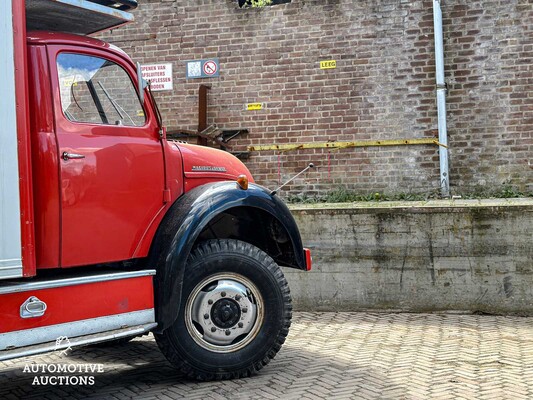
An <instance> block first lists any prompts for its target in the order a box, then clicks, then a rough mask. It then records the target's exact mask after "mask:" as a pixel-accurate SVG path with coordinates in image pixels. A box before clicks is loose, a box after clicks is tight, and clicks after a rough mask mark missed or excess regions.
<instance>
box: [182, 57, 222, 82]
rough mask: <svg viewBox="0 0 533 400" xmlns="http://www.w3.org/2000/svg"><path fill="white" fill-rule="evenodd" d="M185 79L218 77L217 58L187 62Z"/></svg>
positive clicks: (218, 65)
mask: <svg viewBox="0 0 533 400" xmlns="http://www.w3.org/2000/svg"><path fill="white" fill-rule="evenodd" d="M186 73H187V75H186V76H187V79H196V78H216V77H218V76H220V63H219V62H218V58H208V59H205V60H192V61H187V71H186Z"/></svg>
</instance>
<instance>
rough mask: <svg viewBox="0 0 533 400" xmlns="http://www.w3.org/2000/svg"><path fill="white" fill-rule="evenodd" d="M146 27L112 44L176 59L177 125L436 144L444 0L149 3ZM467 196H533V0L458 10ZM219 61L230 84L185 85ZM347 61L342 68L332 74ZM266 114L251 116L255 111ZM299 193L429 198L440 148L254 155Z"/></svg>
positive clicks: (455, 93)
mask: <svg viewBox="0 0 533 400" xmlns="http://www.w3.org/2000/svg"><path fill="white" fill-rule="evenodd" d="M140 3H141V5H140V7H139V8H138V9H137V10H136V11H135V16H136V19H137V20H136V22H135V23H134V24H131V25H129V26H126V27H123V28H119V29H115V30H113V31H112V32H110V33H107V34H105V35H104V36H103V38H104V39H106V40H108V41H111V42H112V43H115V44H117V45H118V46H120V47H122V48H123V49H124V50H125V51H127V52H128V53H129V54H130V55H131V56H132V57H133V58H134V60H135V61H140V62H141V63H156V62H172V63H173V66H174V90H173V92H159V93H158V95H157V96H158V99H159V102H160V105H161V108H162V112H163V116H164V118H165V121H166V123H167V125H168V127H169V129H171V130H174V129H186V130H196V128H197V108H198V100H197V99H198V87H199V85H200V84H201V83H207V84H210V85H212V89H211V91H210V94H209V123H216V124H217V125H218V126H219V127H221V128H225V129H230V128H247V129H249V131H250V133H249V134H248V135H247V136H244V137H239V138H237V139H234V140H233V143H234V144H235V145H236V150H245V149H246V146H248V145H258V144H274V143H276V144H278V143H302V142H312V141H328V140H331V141H335V140H339V141H351V140H369V139H374V140H375V139H398V138H421V137H436V136H437V129H436V124H437V121H436V114H437V110H436V102H435V93H434V91H435V74H434V56H433V49H434V45H433V12H432V1H428V0H423V1H420V0H419V1H407V0H292V3H290V4H284V5H277V6H273V7H268V8H265V9H262V10H258V9H239V8H238V7H237V1H236V0H180V1H174V0H152V1H141V2H140ZM443 15H444V30H445V32H444V35H445V58H446V79H447V82H448V85H449V96H448V100H449V116H448V124H449V141H450V167H451V170H450V181H451V185H452V190H453V192H454V193H462V192H469V191H473V190H479V189H484V190H491V189H497V188H499V187H501V186H502V185H508V184H510V185H514V186H516V187H517V188H519V189H521V190H533V183H532V182H533V166H532V165H531V161H530V160H532V159H533V60H532V57H533V32H532V31H533V24H532V23H531V21H533V0H508V1H507V0H506V1H503V0H500V1H489V0H482V1H470V2H464V1H461V2H460V1H458V0H444V2H443ZM209 57H218V58H219V59H220V63H221V76H220V78H213V79H203V80H199V79H195V80H186V79H185V63H184V61H186V60H192V59H204V58H209ZM329 59H334V60H336V61H337V68H336V69H330V70H321V69H319V62H320V61H321V60H329ZM255 102H262V103H264V106H265V107H264V109H262V110H258V111H245V110H244V108H245V105H246V104H247V103H255ZM311 161H312V162H314V163H315V165H316V166H317V169H316V171H315V172H312V173H309V174H307V175H306V176H305V177H304V178H298V179H297V180H296V181H295V182H294V184H293V185H292V186H290V187H289V190H288V191H286V192H285V195H286V194H288V193H292V194H298V193H302V192H303V191H304V190H305V191H306V192H307V193H308V194H313V193H324V192H326V191H328V190H331V188H332V187H336V186H338V185H343V186H346V187H347V188H348V189H352V190H357V191H359V192H374V191H385V192H388V193H391V192H416V193H426V192H431V191H434V190H435V189H437V188H438V187H439V173H438V167H439V161H438V150H437V148H436V146H432V145H424V146H399V147H377V148H366V149H365V148H351V149H342V150H336V151H331V152H328V151H324V150H299V151H293V152H287V153H282V154H278V153H275V152H260V153H252V154H251V157H250V159H249V160H248V161H247V162H246V163H247V165H248V167H249V168H250V170H251V171H252V173H253V174H254V176H255V177H256V180H257V181H258V182H259V183H261V184H263V185H266V186H269V187H273V186H276V185H277V183H278V181H279V180H280V179H281V180H284V179H286V178H288V177H290V176H291V175H293V174H294V173H296V172H298V171H299V170H300V169H302V168H303V167H305V166H306V165H307V163H309V162H311Z"/></svg>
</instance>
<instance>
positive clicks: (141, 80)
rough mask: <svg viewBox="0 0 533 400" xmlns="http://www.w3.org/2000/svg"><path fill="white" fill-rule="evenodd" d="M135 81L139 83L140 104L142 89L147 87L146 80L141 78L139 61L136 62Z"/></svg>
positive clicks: (142, 95)
mask: <svg viewBox="0 0 533 400" xmlns="http://www.w3.org/2000/svg"><path fill="white" fill-rule="evenodd" d="M137 82H138V83H139V86H138V88H139V99H140V100H141V104H144V89H146V88H147V87H148V82H147V81H146V80H145V79H144V78H143V74H142V70H141V64H140V63H137Z"/></svg>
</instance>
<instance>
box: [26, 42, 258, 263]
mask: <svg viewBox="0 0 533 400" xmlns="http://www.w3.org/2000/svg"><path fill="white" fill-rule="evenodd" d="M61 52H69V53H77V54H85V55H92V56H96V57H101V58H105V59H108V60H110V61H112V62H114V63H116V64H118V65H120V66H122V67H123V68H124V69H125V71H126V72H127V74H128V75H129V76H130V78H131V80H132V81H133V82H135V78H136V70H135V66H134V65H133V63H132V62H131V60H130V59H129V58H128V56H127V55H126V54H125V53H124V52H122V51H121V50H120V49H118V48H116V47H115V46H111V45H109V44H107V43H104V42H101V41H99V40H96V39H93V38H88V37H81V36H77V35H70V34H65V33H56V32H29V33H28V54H29V57H30V60H29V65H30V68H31V71H30V84H31V88H30V90H31V103H30V106H31V108H32V109H35V110H36V112H35V113H33V114H32V117H31V137H32V139H33V145H32V149H33V159H32V161H33V164H34V167H33V172H34V174H35V176H36V179H35V183H34V191H35V198H34V201H35V212H36V235H37V237H38V243H37V249H36V251H37V263H38V268H56V267H58V266H60V267H74V266H82V265H92V264H99V263H106V262H113V261H122V260H128V259H131V258H141V257H146V256H147V255H148V252H149V250H150V246H151V243H152V240H153V237H154V235H155V233H156V231H157V228H158V226H159V223H160V222H161V220H162V219H163V217H164V215H165V213H166V211H167V210H168V209H169V208H170V206H171V205H172V203H173V202H174V201H175V200H176V199H177V198H179V197H180V196H181V195H182V194H183V192H184V191H187V190H190V189H192V188H194V187H196V186H199V185H203V184H205V183H209V182H213V181H223V180H235V179H237V177H238V176H239V175H241V174H245V175H246V176H247V177H248V179H249V180H250V182H253V178H252V176H251V174H250V172H249V171H248V169H247V168H246V167H245V166H244V164H243V163H242V162H241V161H239V160H238V159H236V158H235V157H233V156H231V155H230V154H228V153H226V152H223V151H219V150H215V149H211V148H206V147H198V146H194V145H187V144H176V143H174V142H167V141H166V140H160V138H159V127H158V126H157V120H156V117H155V112H154V108H153V103H152V99H151V97H150V95H149V94H146V102H145V115H146V118H147V121H146V124H145V126H143V127H128V126H111V125H98V124H88V123H76V122H72V121H69V120H68V119H67V118H65V116H64V115H63V112H62V109H61V99H60V90H59V79H58V73H57V65H56V58H57V55H58V54H59V53H61ZM63 152H71V153H79V154H83V155H84V156H85V158H84V159H77V160H68V161H64V160H62V159H61V158H60V155H61V154H62V153H63ZM193 166H196V167H204V168H205V167H222V168H223V169H224V170H223V171H201V170H200V171H193Z"/></svg>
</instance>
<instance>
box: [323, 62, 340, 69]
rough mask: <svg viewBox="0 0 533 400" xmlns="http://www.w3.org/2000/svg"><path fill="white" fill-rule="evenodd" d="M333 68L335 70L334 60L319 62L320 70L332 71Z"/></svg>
mask: <svg viewBox="0 0 533 400" xmlns="http://www.w3.org/2000/svg"><path fill="white" fill-rule="evenodd" d="M334 68H337V61H335V60H327V61H320V69H334Z"/></svg>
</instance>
